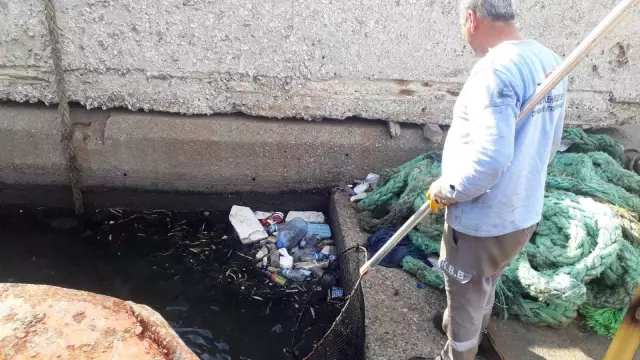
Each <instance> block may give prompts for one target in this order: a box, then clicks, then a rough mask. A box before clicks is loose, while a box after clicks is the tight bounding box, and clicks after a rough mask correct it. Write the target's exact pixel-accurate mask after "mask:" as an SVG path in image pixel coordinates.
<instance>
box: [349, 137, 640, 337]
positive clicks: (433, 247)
mask: <svg viewBox="0 0 640 360" xmlns="http://www.w3.org/2000/svg"><path fill="white" fill-rule="evenodd" d="M564 138H565V139H568V140H571V141H572V142H573V145H572V146H571V147H570V148H569V151H568V152H566V153H559V154H558V155H556V157H555V158H554V159H553V161H552V162H551V164H550V165H549V169H548V177H547V182H546V191H545V199H544V207H543V219H542V221H541V222H540V223H539V224H538V228H537V230H536V232H535V234H534V237H533V239H532V241H531V242H530V243H528V244H527V245H526V246H525V248H524V250H523V251H522V252H521V253H520V254H519V255H518V256H517V257H516V258H515V259H514V261H513V262H512V263H511V264H510V265H509V266H508V267H507V268H506V269H505V272H504V275H503V276H502V278H501V280H500V281H499V284H498V290H497V294H496V298H497V300H496V309H495V310H496V311H497V312H498V313H501V314H502V315H503V316H506V315H507V314H511V315H516V316H518V317H520V318H521V319H523V320H524V321H527V322H530V323H532V324H536V325H546V326H552V327H556V328H562V327H565V326H567V325H568V324H569V323H571V321H573V319H575V318H576V316H578V313H581V314H582V315H583V316H585V318H586V321H587V323H588V324H589V325H590V326H591V327H592V328H593V329H594V330H595V331H596V332H597V333H599V334H602V335H607V336H610V335H611V334H613V332H615V329H616V328H617V325H618V324H619V321H620V320H621V317H620V316H618V315H619V314H620V313H623V312H624V309H625V308H626V306H628V305H629V302H630V300H631V297H632V296H633V294H634V292H635V290H636V289H637V287H638V285H639V284H640V215H638V213H639V212H640V176H639V175H638V174H636V173H634V172H631V171H628V170H625V169H624V166H626V164H627V162H628V161H627V160H626V158H625V155H624V149H623V148H622V147H621V146H620V145H619V144H618V143H617V142H615V141H614V140H613V139H611V138H609V137H608V136H605V135H588V134H586V133H585V132H584V131H582V130H580V129H567V130H565V133H564ZM440 161H441V155H440V153H439V152H430V153H427V154H424V155H421V156H419V157H417V158H415V159H413V160H411V161H409V162H407V163H405V164H403V165H401V166H399V167H397V168H394V169H389V170H384V171H383V172H382V175H381V182H380V184H379V185H378V187H377V188H376V190H375V191H374V192H373V193H371V194H369V196H368V197H367V198H366V199H364V200H362V201H361V202H360V203H359V204H358V209H359V220H360V225H361V227H362V228H363V229H365V230H366V231H369V232H373V231H375V230H377V229H379V228H381V227H383V226H389V225H400V224H402V223H403V222H404V221H406V219H407V218H408V217H409V216H411V214H413V213H414V212H415V211H416V210H417V209H418V208H419V207H420V206H421V205H422V204H423V203H424V201H425V197H424V191H425V189H427V188H428V187H429V185H430V184H431V183H432V182H433V181H434V180H436V179H437V178H438V177H439V176H440V171H441V164H440ZM443 225H444V217H443V214H430V215H428V216H427V217H426V218H425V219H424V220H423V221H422V222H421V223H420V224H418V226H416V229H414V230H413V231H411V232H410V233H409V238H410V239H411V241H412V242H413V244H414V245H415V246H416V247H417V248H419V249H421V250H422V251H424V252H425V253H427V254H432V253H438V252H439V250H440V239H441V237H442V229H443ZM402 267H403V269H404V270H406V271H408V272H410V273H412V274H414V275H415V276H416V277H418V278H419V279H420V281H422V282H423V283H425V284H427V285H429V286H432V287H435V288H438V289H443V288H444V279H443V276H442V273H441V272H439V271H437V270H434V269H432V268H430V267H429V266H427V265H426V264H424V263H423V262H421V261H420V260H418V259H415V258H412V257H406V258H405V259H404V260H403V262H402Z"/></svg>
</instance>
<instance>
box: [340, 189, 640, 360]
mask: <svg viewBox="0 0 640 360" xmlns="http://www.w3.org/2000/svg"><path fill="white" fill-rule="evenodd" d="M330 206H331V211H330V213H331V219H332V224H333V226H334V232H335V233H336V235H338V236H339V237H340V239H341V241H344V242H346V244H347V246H353V245H355V244H363V243H364V242H365V241H366V238H367V236H368V235H367V234H366V233H364V232H363V231H362V230H360V228H359V227H358V225H357V218H356V211H355V209H354V207H353V206H351V204H350V203H349V201H348V200H347V197H346V195H344V194H341V193H337V194H334V195H333V196H332V198H331V205H330ZM416 284H417V280H416V279H415V278H414V277H413V276H411V275H409V274H407V273H405V272H404V271H402V270H400V269H387V268H383V267H378V268H376V269H375V270H374V271H372V272H371V273H370V274H368V275H367V276H366V277H365V278H364V280H363V285H362V287H363V292H364V295H365V323H366V354H367V359H369V360H391V359H401V360H402V359H408V358H409V357H411V356H425V357H426V356H433V355H435V354H437V353H438V352H439V351H440V349H441V348H442V346H444V342H445V340H446V339H445V338H444V337H443V336H442V335H440V334H439V333H438V332H437V330H435V328H434V327H433V325H432V323H431V318H432V316H433V315H434V313H435V312H436V311H437V310H438V309H442V308H444V307H445V305H446V298H445V296H444V294H443V293H442V292H440V291H437V290H434V289H431V288H424V289H417V288H416ZM489 331H490V332H491V334H492V336H493V338H494V340H495V342H496V344H497V345H498V347H499V350H500V351H501V353H502V355H503V356H504V357H505V360H542V359H548V360H556V359H557V360H589V359H594V360H595V359H602V357H603V356H604V354H605V352H606V350H607V348H608V346H609V340H608V339H607V338H605V337H601V336H597V335H595V334H594V333H591V332H589V331H587V330H585V329H583V328H579V326H578V325H573V326H571V327H569V328H567V329H562V330H556V329H552V328H548V327H536V326H533V325H530V324H524V323H522V322H521V321H519V320H518V319H516V318H510V319H509V320H506V321H505V320H500V319H495V318H494V319H493V320H492V322H491V324H490V328H489ZM634 360H640V354H637V355H636V357H635V358H634Z"/></svg>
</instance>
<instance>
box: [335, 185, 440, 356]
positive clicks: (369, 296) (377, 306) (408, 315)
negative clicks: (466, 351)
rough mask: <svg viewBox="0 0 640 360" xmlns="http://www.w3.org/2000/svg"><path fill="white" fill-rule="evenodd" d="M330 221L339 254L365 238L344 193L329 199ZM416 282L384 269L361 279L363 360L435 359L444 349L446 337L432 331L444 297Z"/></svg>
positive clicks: (408, 277)
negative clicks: (432, 321) (364, 335)
mask: <svg viewBox="0 0 640 360" xmlns="http://www.w3.org/2000/svg"><path fill="white" fill-rule="evenodd" d="M330 216H331V220H332V221H331V224H332V227H333V230H334V236H335V237H336V238H337V239H336V241H337V245H338V248H339V251H344V249H346V248H349V247H351V246H356V245H364V244H365V243H366V239H367V237H368V235H367V234H366V233H365V232H363V231H362V230H361V229H360V227H359V226H358V222H357V217H356V211H355V208H354V207H353V205H352V204H351V203H350V202H349V200H348V196H347V195H346V194H344V193H342V192H338V193H336V194H334V195H333V196H332V197H331V210H330ZM417 283H418V282H417V280H416V279H415V278H414V277H412V276H411V275H409V274H408V273H405V272H404V271H402V270H399V269H387V268H384V267H377V268H375V269H374V270H373V271H371V273H369V274H367V275H366V276H365V278H364V279H363V280H362V291H363V293H364V305H365V332H366V345H365V346H366V350H365V351H366V358H367V359H369V360H388V359H408V358H410V357H412V356H434V355H436V354H437V353H438V352H439V351H440V350H441V349H442V347H443V346H444V343H445V341H446V338H445V337H444V336H442V335H441V334H440V333H439V332H438V331H437V330H436V329H435V328H434V327H433V325H432V324H431V318H432V317H433V315H434V314H435V312H436V311H437V310H439V309H442V308H444V306H445V304H446V299H445V296H444V294H443V293H441V292H439V291H437V290H434V289H431V288H424V289H417V288H416V284H417Z"/></svg>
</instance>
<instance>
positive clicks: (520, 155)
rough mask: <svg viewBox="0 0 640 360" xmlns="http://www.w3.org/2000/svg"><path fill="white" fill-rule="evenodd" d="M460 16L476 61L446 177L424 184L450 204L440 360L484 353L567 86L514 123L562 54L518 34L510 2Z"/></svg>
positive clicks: (536, 208)
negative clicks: (504, 276)
mask: <svg viewBox="0 0 640 360" xmlns="http://www.w3.org/2000/svg"><path fill="white" fill-rule="evenodd" d="M460 14H461V22H462V32H463V36H464V39H465V41H466V42H468V43H469V45H470V46H471V48H472V49H473V51H474V53H475V54H476V55H478V56H480V57H481V59H480V60H479V61H478V62H477V63H476V64H475V66H474V67H473V69H472V71H471V73H470V75H469V78H468V80H467V81H466V83H465V85H464V87H463V89H462V91H461V93H460V96H459V98H458V100H457V102H456V104H455V107H454V110H453V120H452V123H451V128H450V130H449V132H448V134H447V139H446V142H445V145H444V152H443V159H442V176H441V178H439V179H438V180H437V181H435V182H434V183H433V184H432V185H431V187H430V192H431V195H432V196H433V197H434V198H435V199H436V200H437V201H438V202H440V203H442V204H444V205H447V211H446V223H445V229H444V235H443V239H442V248H441V253H440V260H439V266H440V268H441V269H442V270H443V271H444V273H445V275H446V276H445V284H446V292H447V308H446V310H445V311H444V312H443V313H442V312H441V313H439V314H438V315H436V317H435V319H434V322H435V324H436V326H437V327H438V328H440V329H441V330H442V331H443V332H444V333H446V335H447V338H448V339H447V340H448V341H447V343H446V345H445V347H444V349H443V350H442V352H441V353H440V354H439V356H438V357H436V358H434V359H442V360H472V359H474V358H475V357H476V356H477V355H483V354H479V353H478V348H479V345H480V344H481V343H483V342H484V341H485V340H486V339H487V336H486V334H485V329H486V327H487V324H488V322H489V317H490V315H491V311H492V309H493V304H494V300H495V289H496V283H497V281H498V278H499V277H500V275H502V272H503V270H504V269H505V267H506V266H507V265H508V264H509V262H511V260H512V259H513V258H514V257H515V256H516V255H517V254H518V253H519V252H520V251H521V250H522V248H523V247H524V246H525V244H526V243H527V242H528V241H529V239H530V238H531V236H532V234H533V232H534V230H535V226H536V224H537V223H538V222H539V221H540V219H541V218H542V202H543V197H544V184H545V180H546V175H547V166H548V165H549V162H550V160H551V159H552V158H553V156H554V155H555V152H556V151H557V149H558V147H559V145H560V139H561V136H562V128H563V124H564V117H565V108H566V94H567V83H566V81H563V82H561V83H560V84H559V85H558V86H557V87H556V88H555V89H554V90H552V91H551V92H550V93H549V95H548V96H547V97H546V99H545V100H543V101H542V102H540V103H539V104H538V105H537V106H536V108H535V109H534V110H533V111H532V112H531V114H529V115H528V116H527V117H526V118H525V119H524V120H523V121H522V122H520V123H519V124H517V125H516V119H517V117H518V114H519V113H520V111H521V110H522V108H523V107H524V105H525V104H526V102H527V100H529V99H530V98H531V97H532V96H533V94H534V93H535V91H536V88H537V86H538V84H540V83H541V82H542V81H543V80H544V79H545V77H546V76H548V75H549V74H550V73H551V72H552V71H553V70H554V68H556V67H558V66H559V63H560V59H559V57H558V56H557V55H556V54H555V53H554V52H553V51H551V50H549V49H547V48H546V47H544V46H542V45H541V44H539V43H538V42H536V41H534V40H527V39H524V38H523V37H522V36H521V35H520V34H519V32H518V30H517V27H516V25H515V20H516V13H515V6H514V0H462V1H461V3H460ZM480 349H484V346H481V347H480ZM485 355H486V354H485ZM416 359H419V358H416Z"/></svg>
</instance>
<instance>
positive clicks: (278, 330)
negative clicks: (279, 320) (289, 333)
mask: <svg viewBox="0 0 640 360" xmlns="http://www.w3.org/2000/svg"><path fill="white" fill-rule="evenodd" d="M271 332H274V333H276V334H280V333H281V332H282V325H280V324H276V325H275V326H274V327H273V328H272V329H271Z"/></svg>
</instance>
